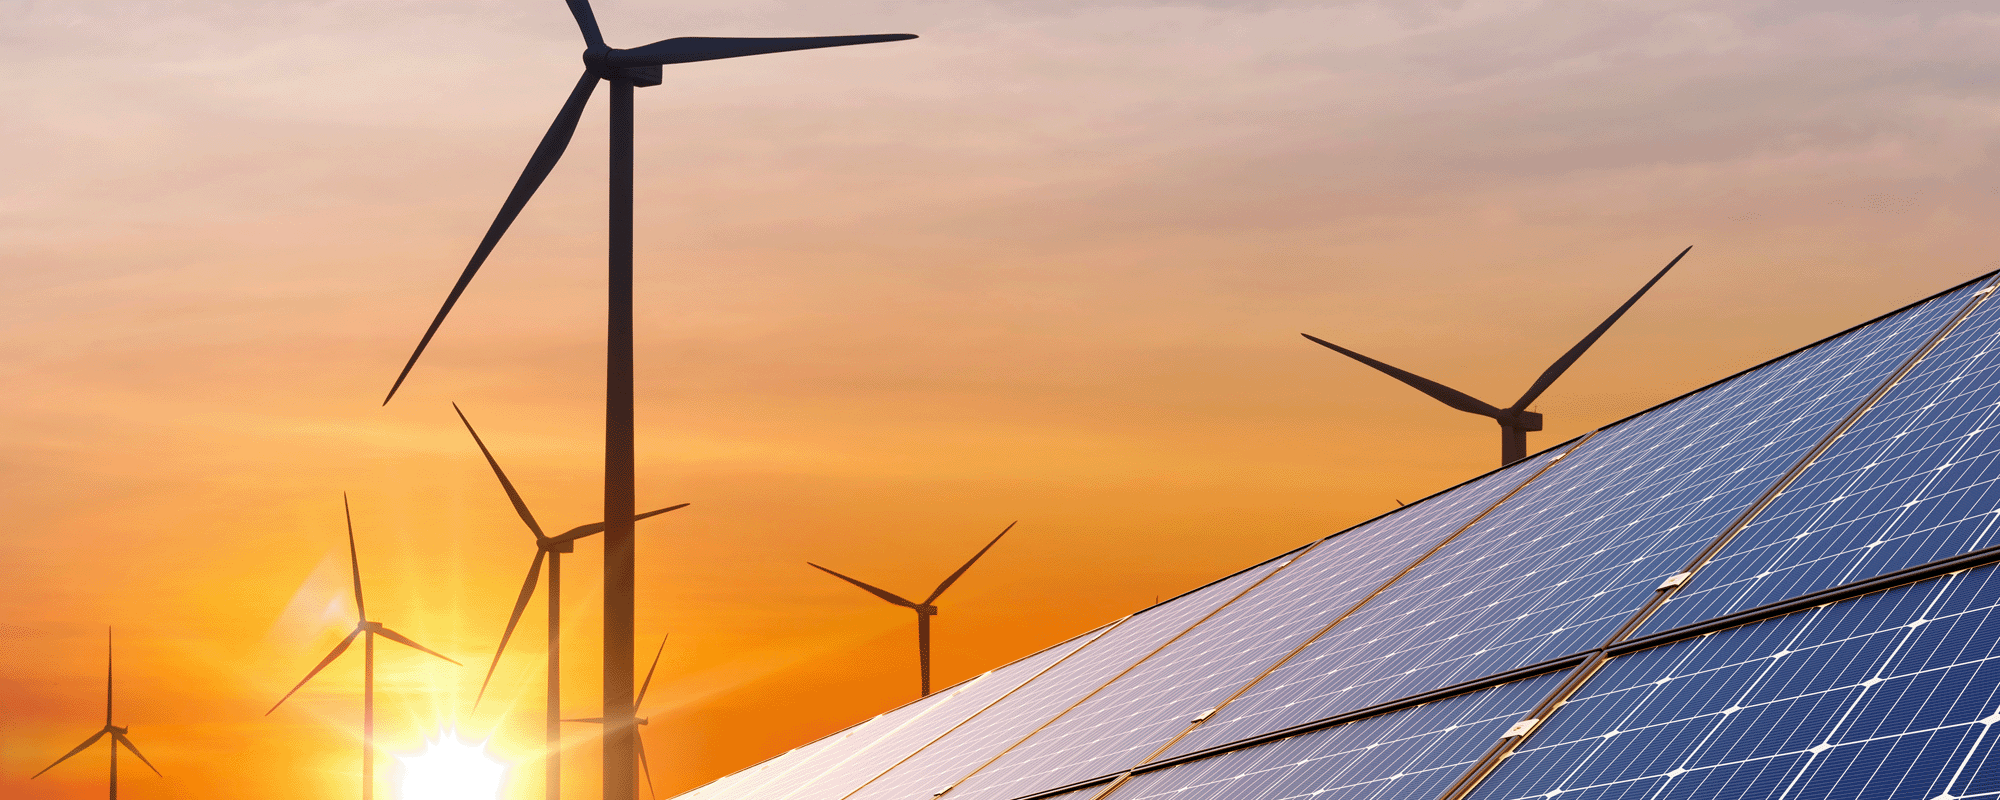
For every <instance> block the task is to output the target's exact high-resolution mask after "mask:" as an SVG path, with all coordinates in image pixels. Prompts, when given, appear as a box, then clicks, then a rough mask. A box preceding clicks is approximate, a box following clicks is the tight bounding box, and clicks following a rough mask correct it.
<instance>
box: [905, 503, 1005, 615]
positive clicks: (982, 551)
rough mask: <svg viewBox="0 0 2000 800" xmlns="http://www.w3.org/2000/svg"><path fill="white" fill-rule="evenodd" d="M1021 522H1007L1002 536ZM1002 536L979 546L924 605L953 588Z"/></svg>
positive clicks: (1001, 531) (1001, 530)
mask: <svg viewBox="0 0 2000 800" xmlns="http://www.w3.org/2000/svg"><path fill="white" fill-rule="evenodd" d="M1020 522H1021V521H1020V520H1018V519H1017V520H1014V521H1013V522H1009V523H1007V527H1005V528H1001V529H1000V536H1006V535H1007V532H1008V531H1011V530H1013V529H1014V526H1015V525H1018V524H1020ZM1000 536H995V537H993V541H990V542H987V543H986V546H985V547H981V548H979V552H977V553H973V554H972V559H971V560H970V561H967V562H965V566H962V567H959V568H958V571H957V572H954V573H952V574H951V577H949V578H946V579H944V583H940V584H938V587H937V591H935V592H931V596H929V597H926V598H924V605H930V604H931V601H933V600H936V599H938V596H939V595H942V594H944V590H946V589H949V588H951V585H952V584H953V583H957V582H958V576H960V575H964V574H965V571H966V570H968V569H972V562H973V561H978V560H979V557H980V556H983V555H986V551H988V550H991V549H993V546H994V545H996V544H999V543H1000Z"/></svg>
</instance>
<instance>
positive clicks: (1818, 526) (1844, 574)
mask: <svg viewBox="0 0 2000 800" xmlns="http://www.w3.org/2000/svg"><path fill="white" fill-rule="evenodd" d="M1996 412H2000V303H1996V302H1992V301H1988V302H1986V303H1983V304H1982V305H1981V306H1980V307H1979V308H1978V309H1977V310H1975V311H1974V312H1973V314H1972V316H1971V317H1969V318H1967V319H1966V320H1965V322H1964V323H1963V324H1961V325H1959V327H1958V328H1957V329H1956V330H1954V331H1952V333H1951V335H1949V336H1947V337H1946V338H1945V340H1944V341H1943V342H1941V343H1940V344H1939V345H1938V347H1937V349H1935V350H1933V351H1932V352H1931V353H1930V354H1929V355H1928V356H1926V357H1925V358H1924V360H1923V361H1922V362H1920V363H1918V364H1917V366H1916V368H1915V369H1913V370H1911V371H1910V374H1909V375H1907V376H1905V377H1904V378H1903V380H1902V381H1901V382H1900V383H1898V384H1897V385H1896V386H1895V387H1894V388H1892V389H1890V390H1889V393H1888V394H1887V395H1885V396H1884V397H1883V398H1882V401H1881V402H1879V403H1877V404H1876V405H1875V407H1874V408H1873V409H1870V410H1869V412H1868V414H1867V415H1866V416H1864V417H1862V418H1861V420H1860V421H1859V422H1858V423H1856V425H1855V426H1854V428H1853V429H1852V430H1849V431H1848V432H1847V434H1846V435H1845V436H1842V437H1841V438H1840V441H1838V442H1836V443H1834V446H1833V447H1832V448H1831V449H1829V450H1828V451H1827V452H1826V454H1825V455H1823V456H1821V457H1820V458H1819V460H1818V461H1816V462H1814V463H1813V465H1812V466H1811V467H1810V468H1808V469H1807V470H1806V471H1805V473H1804V474H1802V475H1800V476H1799V479H1798V480H1797V481H1795V482H1794V483H1793V484H1792V486H1791V488H1789V489H1787V490H1786V491H1785V493H1784V494H1783V495H1780V496H1779V497H1778V499H1777V500H1776V501H1775V502H1773V503H1772V504H1771V507H1770V508H1768V509H1766V510H1765V511H1764V513H1762V514H1760V515H1758V518H1757V520H1756V521H1754V522H1752V523H1751V524H1750V525H1749V526H1748V527H1746V528H1745V529H1744V530H1743V532H1742V533H1741V534H1739V535H1738V536H1737V537H1736V538H1735V539H1734V540H1732V541H1731V542H1730V543H1729V546H1728V547H1726V548H1724V550H1723V551H1722V553H1721V554H1720V555H1718V557H1717V558H1716V559H1715V560H1714V561H1712V562H1710V563H1709V565H1708V566H1707V567H1704V568H1703V569H1702V571H1701V572H1700V573H1699V574H1697V575H1696V576H1695V579H1694V581H1693V582H1691V583H1690V584H1689V585H1688V586H1687V587H1685V588H1683V589H1682V590H1681V591H1680V593H1678V594H1677V595H1675V596H1674V598H1673V599H1672V600H1671V601H1669V602H1668V603H1667V605H1666V606H1665V607H1664V608H1663V609H1662V610H1661V612H1660V613H1659V614H1656V615H1654V616H1653V618H1652V619H1651V620H1649V621H1648V623H1647V626H1646V630H1647V631H1662V630H1667V629H1670V628H1675V627H1679V626H1681V625H1685V624H1688V623H1692V622H1699V621H1701V620H1704V619H1710V618H1713V617H1719V616H1723V615H1725V614H1730V613H1734V612H1736V611H1741V610H1743V609H1747V608H1755V607H1757V606H1760V605H1764V604H1766V603H1771V602H1775V601H1779V600H1784V599H1787V598H1791V597H1797V596H1799V595H1803V594H1808V593H1810V592H1813V591H1817V590H1819V589H1825V588H1829V587H1833V586H1839V585H1841V584H1846V583H1852V582H1854V581H1857V580H1863V579H1866V578H1870V577H1874V576H1876V575H1881V574H1883V573H1887V572H1894V571H1896V570H1898V569H1902V568H1905V567H1911V566H1916V565H1918V564H1923V563H1926V562H1930V561H1935V560H1937V559H1940V558H1945V557H1948V556H1953V555H1957V554H1959V553H1963V552H1966V551H1968V550H1974V549H1977V548H1981V547H1987V546H1991V545H1994V544H2000V540H1996V538H1995V536H1994V532H1995V526H1994V522H1995V520H1996V519H2000V483H1996V481H2000V413H1996Z"/></svg>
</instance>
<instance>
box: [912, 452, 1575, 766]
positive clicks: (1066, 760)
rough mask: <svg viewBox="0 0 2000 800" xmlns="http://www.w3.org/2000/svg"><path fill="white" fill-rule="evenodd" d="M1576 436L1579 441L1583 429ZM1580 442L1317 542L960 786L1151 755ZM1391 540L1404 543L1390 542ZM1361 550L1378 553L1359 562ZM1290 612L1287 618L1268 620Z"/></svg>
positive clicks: (1122, 763) (1127, 762)
mask: <svg viewBox="0 0 2000 800" xmlns="http://www.w3.org/2000/svg"><path fill="white" fill-rule="evenodd" d="M1567 444H1570V445H1571V446H1572V447H1573V446H1574V440H1572V442H1570V443H1567ZM1569 452H1571V451H1570V450H1568V449H1551V450H1547V451H1544V452H1542V453H1537V454H1536V455H1535V456H1533V457H1530V458H1526V459H1522V460H1521V461H1518V462H1515V463H1514V464H1512V465H1508V466H1507V467H1505V468H1503V469H1500V470H1495V471H1494V472H1491V473H1488V474H1487V475H1485V476H1482V477H1481V478H1479V479H1477V480H1474V481H1469V482H1467V483H1465V484H1461V485H1460V486H1457V487H1454V488H1453V489H1451V490H1449V491H1447V492H1442V493H1439V494H1438V495H1433V496H1432V497H1431V498H1427V499H1426V501H1425V502H1423V503H1420V504H1417V505H1412V506H1409V507H1406V508H1404V509H1400V510H1398V511H1397V512H1395V513H1392V514H1388V515H1384V516H1381V517H1377V518H1375V519H1373V520H1370V521H1368V522H1366V523H1362V524H1361V525H1357V526H1354V527H1352V528H1349V529H1347V530H1345V531H1342V532H1341V533H1339V534H1335V535H1333V536H1330V537H1327V538H1326V539H1322V540H1320V541H1319V542H1316V543H1315V544H1314V546H1313V547H1312V548H1310V549H1308V550H1307V551H1305V552H1304V553H1302V554H1301V555H1300V556H1299V557H1298V558H1296V559H1294V560H1293V561H1292V562H1290V563H1289V564H1287V565H1286V566H1285V567H1284V568H1283V569H1281V570H1279V571H1277V572H1276V573H1274V574H1273V575H1272V576H1271V577H1270V578H1268V579H1266V580H1265V581H1263V582H1261V583H1259V584H1258V585H1257V586H1256V587H1255V588H1253V589H1251V590H1249V591H1247V592H1245V593H1244V595H1243V596H1242V597H1240V598H1238V599H1236V600H1234V601H1232V602H1230V603H1229V604H1227V605H1225V606H1224V607H1222V608H1220V609H1218V610H1217V611H1216V613H1215V614H1214V615H1212V616H1211V617H1210V618H1208V619H1207V620H1204V621H1203V622H1202V623H1201V624H1200V625H1198V626H1196V627H1194V628H1192V629H1191V630H1190V631H1189V632H1188V633H1187V634H1186V635H1184V636H1182V637H1181V638H1179V639H1177V640H1175V641H1174V642H1172V643H1170V644H1169V645H1167V646H1165V647H1162V648H1161V649H1160V650H1159V651H1157V652H1156V653H1154V654H1152V655H1150V656H1148V657H1147V658H1146V659H1144V660H1143V661H1141V662H1139V663H1138V664H1136V665H1134V667H1133V668H1132V669H1131V670H1130V671H1128V672H1127V673H1126V674H1125V675H1123V676H1120V677H1119V678H1118V679H1117V680H1116V681H1113V682H1112V683H1110V684H1107V685H1106V686H1105V687H1104V688H1102V689H1101V690H1099V691H1098V692H1095V693H1093V694H1092V695H1091V696H1090V697H1088V698H1086V699H1085V700H1083V701H1080V702H1079V703H1077V704H1076V705H1075V706H1074V707H1072V708H1071V709H1069V710H1068V711H1066V712H1065V713H1064V714H1063V715H1062V716H1060V717H1058V718H1057V719H1056V720H1053V721H1051V723H1050V724H1048V725H1047V726H1045V727H1044V728H1043V730H1041V731H1039V732H1037V733H1036V734H1035V735H1034V736H1033V737H1031V738H1029V739H1028V740H1026V741H1024V742H1022V743H1021V744H1020V745H1019V746H1018V747H1017V748H1015V749H1014V750H1013V751H1012V752H1010V753H1009V754H1007V756H1006V757H1005V758H1001V759H996V760H995V761H994V762H993V763H991V764H989V765H987V766H985V767H983V768H982V769H981V770H980V771H979V772H978V773H975V774H974V775H971V776H968V778H967V779H966V780H964V781H961V783H960V785H959V786H958V787H957V788H956V789H954V790H953V795H952V796H953V797H954V798H955V799H956V798H964V799H965V800H982V799H984V800H995V799H996V798H1012V797H1016V796H1020V795H1023V794H1032V793H1035V792H1040V791H1046V790H1048V789H1049V788H1050V787H1059V786H1066V785H1069V784H1072V783H1076V782H1080V781H1087V780H1089V779H1091V778H1094V777H1100V776H1102V775H1104V774H1112V773H1116V772H1119V771H1122V770H1124V769H1126V768H1127V767H1129V766H1131V765H1133V764H1135V763H1142V762H1143V761H1145V760H1147V759H1148V758H1149V757H1150V756H1152V755H1153V754H1155V753H1157V752H1159V751H1160V750H1161V749H1163V748H1164V747H1165V746H1166V745H1168V744H1170V743H1171V742H1172V741H1173V740H1175V739H1177V738H1178V737H1179V735H1180V734H1183V733H1185V732H1186V731H1187V730H1189V725H1190V720H1191V718H1193V717H1194V716H1195V715H1196V714H1197V713H1199V712H1200V711H1201V709H1202V708H1204V707H1207V706H1210V705H1211V704H1213V705H1220V704H1221V703H1223V702H1225V701H1226V700H1227V699H1228V698H1229V697H1230V696H1231V693H1233V692H1235V691H1236V690H1238V689H1240V688H1241V687H1242V686H1244V685H1245V684H1246V683H1248V682H1250V681H1251V680H1253V679H1254V678H1255V677H1256V676H1257V675H1259V674H1262V673H1263V672H1264V671H1266V670H1268V669H1269V668H1270V667H1271V666H1272V665H1273V664H1274V663H1275V662H1276V661H1277V660H1278V659H1281V658H1282V657H1283V656H1284V655H1285V654H1287V653H1289V652H1291V651H1293V650H1295V649H1296V648H1297V647H1299V646H1301V645H1302V644H1303V643H1304V642H1305V641H1308V640H1310V638H1311V637H1312V636H1313V635H1315V634H1316V633H1317V632H1318V631H1320V630H1323V629H1324V628H1325V627H1327V626H1329V625H1331V624H1333V623H1334V622H1336V621H1337V620H1338V618H1339V617H1340V616H1344V614H1345V613H1346V612H1350V611H1352V610H1353V608H1357V607H1359V606H1360V605H1361V604H1362V603H1364V602H1366V600H1367V598H1368V597H1370V596H1372V595H1373V593H1374V592H1378V591H1380V588H1381V587H1382V586H1383V585H1386V584H1387V583H1388V582H1390V581H1393V580H1394V579H1395V577H1396V576H1397V575H1400V574H1402V573H1404V572H1407V571H1409V570H1410V569H1411V568H1413V567H1414V566H1415V564H1416V563H1420V562H1421V561H1422V560H1423V559H1424V558H1426V557H1428V556H1429V555H1430V554H1432V553H1435V552H1437V550H1438V548H1440V547H1442V546H1443V545H1444V543H1445V542H1448V541H1449V540H1450V539H1451V537H1453V536H1456V535H1457V534H1458V533H1459V532H1462V531H1463V530H1465V528H1466V527H1467V526H1469V525H1470V524H1472V522H1473V521H1475V520H1477V519H1478V518H1479V517H1481V516H1483V515H1484V514H1486V513H1488V512H1489V511H1491V510H1492V509H1493V508H1494V507H1495V506H1496V505H1498V504H1499V503H1501V502H1503V501H1504V499H1505V498H1506V497H1507V496H1509V495H1511V494H1513V493H1515V492H1517V491H1519V490H1520V489H1521V487H1523V486H1525V485H1528V484H1529V483H1531V482H1533V480H1534V479H1535V478H1536V476H1538V475H1540V474H1542V472H1543V471H1544V470H1545V469H1546V468H1547V467H1548V465H1549V464H1551V463H1553V462H1554V461H1556V460H1558V459H1561V458H1562V457H1564V455H1566V454H1567V453H1569ZM1390 543H1395V544H1396V545H1398V546H1396V547H1394V548H1388V547H1385V545H1388V544H1390ZM1357 556H1361V557H1367V558H1372V561H1369V562H1368V563H1367V566H1363V567H1357V564H1356V562H1357V560H1359V559H1357ZM1278 621H1284V622H1280V624H1276V625H1271V626H1264V625H1260V624H1259V623H1260V622H1278ZM1038 767H1052V768H1046V769H1038Z"/></svg>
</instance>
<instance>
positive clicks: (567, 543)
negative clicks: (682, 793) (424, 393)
mask: <svg viewBox="0 0 2000 800" xmlns="http://www.w3.org/2000/svg"><path fill="white" fill-rule="evenodd" d="M451 410H453V411H456V412H458V421H459V422H463V423H465V430H466V432H467V433H470V434H472V443H473V444H476V445H479V453H480V455H483V456H486V464H487V465H488V466H491V467H492V468H493V477H496V478H499V479H500V488H502V489H505V490H506V491H507V499H508V500H509V501H511V502H512V503H513V504H514V513H516V514H519V515H521V521H522V522H525V523H527V525H528V532H529V533H532V534H534V535H535V560H534V561H533V562H532V563H530V564H528V579H527V580H526V581H524V582H523V583H522V584H521V595H520V597H518V598H516V599H515V600H514V613H513V614H511V615H509V616H508V617H507V630H506V631H505V632H504V633H501V634H500V646H499V647H497V648H494V650H493V663H492V664H491V665H489V666H488V667H487V668H486V679H485V680H483V681H480V682H479V695H478V696H477V697H476V698H474V699H473V701H472V707H473V708H474V709H478V708H479V702H480V701H481V700H484V699H486V686H487V684H490V683H492V682H493V671H494V670H495V669H498V668H499V666H500V654H501V653H504V652H507V640H508V639H511V638H513V636H514V626H515V625H518V624H520V622H521V614H522V612H524V611H527V609H528V601H529V600H532V599H534V596H535V582H536V580H537V579H538V578H539V577H540V576H541V573H542V563H543V561H544V559H546V560H547V562H548V565H549V672H548V691H547V694H548V712H547V715H546V717H545V722H544V726H543V732H544V738H545V739H546V740H547V748H546V749H545V750H544V751H543V754H542V775H543V784H544V788H543V792H544V796H545V797H546V798H547V800H557V798H560V797H561V796H562V706H561V703H562V554H564V553H572V552H575V551H576V540H578V539H582V538H584V537H587V536H591V535H594V534H597V533H601V532H603V530H604V523H602V522H593V523H590V524H588V525H578V526H577V527H574V528H571V529H569V530H568V531H565V532H563V533H561V534H559V535H556V536H549V535H547V534H544V533H542V526H541V525H540V524H539V523H537V522H535V515H534V514H533V513H531V512H529V511H528V504H527V503H526V502H525V501H523V500H522V499H521V493H520V492H517V491H515V490H514V482H513V481H510V480H508V479H507V472H506V470H503V469H501V468H500V462H499V461H498V460H496V459H494V458H493V453H492V451H490V450H487V449H486V442H485V441H484V440H482V439H480V438H479V431H476V430H473V428H472V421H471V420H468V419H466V418H465V412H464V411H463V410H461V409H459V407H458V404H457V403H453V404H451ZM687 505H688V504H686V503H682V504H680V505H677V506H668V507H666V508H659V509H654V510H652V511H648V512H646V513H644V514H639V515H637V516H634V517H633V519H634V520H642V519H645V518H647V517H651V516H656V515H659V514H665V513H667V512H669V511H672V510H674V509H677V508H686V507H687Z"/></svg>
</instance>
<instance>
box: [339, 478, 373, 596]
mask: <svg viewBox="0 0 2000 800" xmlns="http://www.w3.org/2000/svg"><path fill="white" fill-rule="evenodd" d="M340 510H341V511H342V512H344V513H345V514H347V561H348V563H349V564H352V565H353V566H354V613H355V614H357V615H359V616H360V617H361V620H362V621H364V622H366V621H367V620H368V605H367V604H365V603H363V602H361V555H360V554H359V553H357V552H355V549H354V509H353V508H351V507H350V506H348V504H347V493H346V492H341V493H340Z"/></svg>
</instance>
